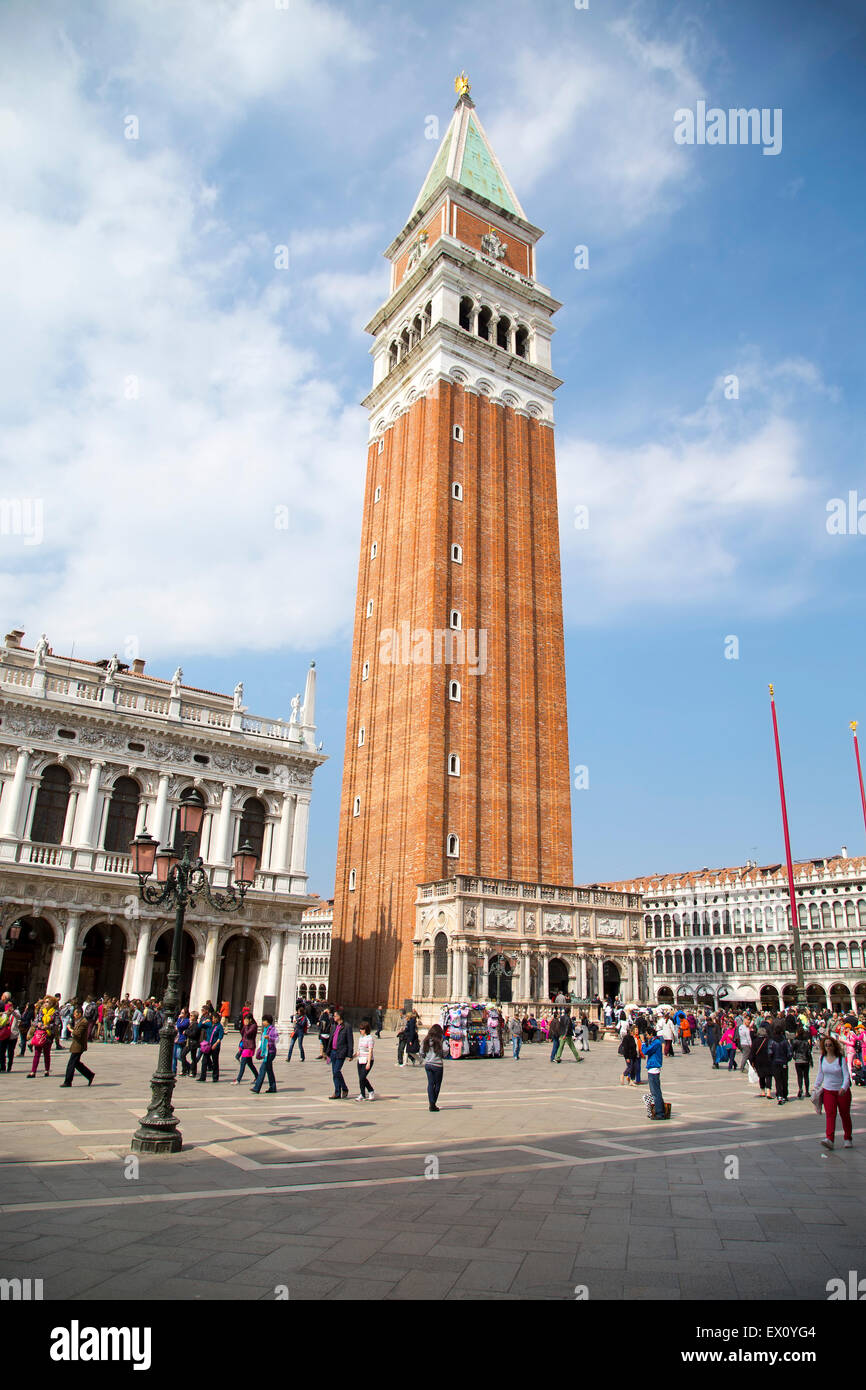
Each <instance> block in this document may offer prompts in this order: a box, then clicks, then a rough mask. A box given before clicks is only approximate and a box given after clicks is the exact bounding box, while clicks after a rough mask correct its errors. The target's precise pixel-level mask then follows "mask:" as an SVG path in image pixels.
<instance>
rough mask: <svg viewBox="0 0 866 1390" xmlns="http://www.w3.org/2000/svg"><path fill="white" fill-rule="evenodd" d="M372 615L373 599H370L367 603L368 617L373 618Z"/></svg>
mask: <svg viewBox="0 0 866 1390" xmlns="http://www.w3.org/2000/svg"><path fill="white" fill-rule="evenodd" d="M372 616H373V600H372V599H370V601H369V603H368V604H367V617H368V618H372Z"/></svg>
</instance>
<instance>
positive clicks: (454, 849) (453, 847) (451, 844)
mask: <svg viewBox="0 0 866 1390" xmlns="http://www.w3.org/2000/svg"><path fill="white" fill-rule="evenodd" d="M446 852H447V854H448V858H449V859H458V858H459V857H460V840H459V838H458V836H457V835H449V836H448V849H447V851H446Z"/></svg>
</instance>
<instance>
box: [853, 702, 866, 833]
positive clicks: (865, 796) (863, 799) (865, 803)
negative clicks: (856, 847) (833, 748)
mask: <svg viewBox="0 0 866 1390" xmlns="http://www.w3.org/2000/svg"><path fill="white" fill-rule="evenodd" d="M850 728H851V732H852V734H853V735H854V753H855V755H856V758H857V778H858V780H859V782H860V803H861V805H862V807H863V824H864V826H866V792H864V790H863V768H862V767H861V765H860V744H859V743H858V742H857V720H856V719H852V720H851V725H850Z"/></svg>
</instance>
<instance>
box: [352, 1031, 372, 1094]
mask: <svg viewBox="0 0 866 1390" xmlns="http://www.w3.org/2000/svg"><path fill="white" fill-rule="evenodd" d="M374 1046H375V1043H374V1040H373V1033H372V1029H371V1027H370V1024H369V1023H362V1024H361V1036H360V1038H359V1039H358V1085H359V1086H360V1088H361V1089H360V1091H359V1092H358V1094H357V1095H356V1097H355V1099H356V1100H375V1099H376V1092H375V1091H374V1090H373V1087H372V1086H371V1085H370V1072H371V1071H372V1070H373V1048H374Z"/></svg>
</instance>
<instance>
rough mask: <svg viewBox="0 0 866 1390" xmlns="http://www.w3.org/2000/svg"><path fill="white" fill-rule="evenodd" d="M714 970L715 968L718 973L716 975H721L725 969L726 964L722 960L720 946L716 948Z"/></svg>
mask: <svg viewBox="0 0 866 1390" xmlns="http://www.w3.org/2000/svg"><path fill="white" fill-rule="evenodd" d="M713 968H714V970H715V971H716V973H717V974H719V975H721V973H722V971H723V970H724V968H725V962H724V960H723V959H722V953H721V951H720V949H719V947H718V946H717V947H716V949H715V951H714V952H713Z"/></svg>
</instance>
